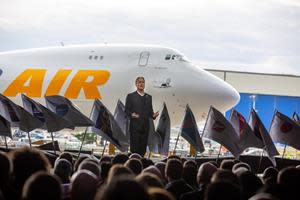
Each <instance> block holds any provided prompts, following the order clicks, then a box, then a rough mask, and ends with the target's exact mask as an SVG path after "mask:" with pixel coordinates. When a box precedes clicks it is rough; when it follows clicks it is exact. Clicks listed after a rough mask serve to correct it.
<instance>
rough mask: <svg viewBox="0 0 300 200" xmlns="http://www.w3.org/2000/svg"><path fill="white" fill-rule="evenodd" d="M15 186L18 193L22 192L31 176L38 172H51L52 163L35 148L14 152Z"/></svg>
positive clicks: (12, 156)
mask: <svg viewBox="0 0 300 200" xmlns="http://www.w3.org/2000/svg"><path fill="white" fill-rule="evenodd" d="M10 156H11V159H12V163H13V174H14V184H15V187H16V189H17V191H18V192H21V190H22V188H23V184H24V183H25V181H26V180H27V178H28V177H29V176H31V175H32V174H34V173H35V172H37V171H40V170H42V171H46V172H48V171H49V170H50V166H51V165H50V163H49V160H48V159H47V157H46V156H45V155H44V154H43V153H42V152H41V151H39V150H37V149H35V148H29V147H27V146H26V147H22V148H19V149H17V150H15V151H12V152H11V154H10Z"/></svg>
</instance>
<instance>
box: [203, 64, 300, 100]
mask: <svg viewBox="0 0 300 200" xmlns="http://www.w3.org/2000/svg"><path fill="white" fill-rule="evenodd" d="M207 71H209V72H211V73H212V74H214V75H216V76H218V77H219V78H221V79H223V80H225V81H226V82H228V83H229V84H231V85H232V86H233V87H234V88H236V89H237V91H238V92H240V93H254V94H269V95H282V96H300V76H292V75H277V74H258V73H257V74H256V73H246V72H245V73H244V72H232V71H220V70H207Z"/></svg>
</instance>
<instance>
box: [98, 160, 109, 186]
mask: <svg viewBox="0 0 300 200" xmlns="http://www.w3.org/2000/svg"><path fill="white" fill-rule="evenodd" d="M111 166H112V165H111V162H101V161H100V168H101V178H102V180H103V181H106V179H107V177H108V172H109V170H110V168H111Z"/></svg>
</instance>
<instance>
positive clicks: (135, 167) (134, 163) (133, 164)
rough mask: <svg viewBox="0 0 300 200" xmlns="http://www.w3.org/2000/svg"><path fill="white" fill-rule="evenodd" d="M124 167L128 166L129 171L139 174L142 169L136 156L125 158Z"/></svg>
mask: <svg viewBox="0 0 300 200" xmlns="http://www.w3.org/2000/svg"><path fill="white" fill-rule="evenodd" d="M125 167H128V168H129V169H131V171H132V172H133V173H134V174H135V175H139V174H140V173H141V172H142V170H143V165H142V162H141V161H140V160H139V159H136V158H130V159H129V160H127V161H126V163H125Z"/></svg>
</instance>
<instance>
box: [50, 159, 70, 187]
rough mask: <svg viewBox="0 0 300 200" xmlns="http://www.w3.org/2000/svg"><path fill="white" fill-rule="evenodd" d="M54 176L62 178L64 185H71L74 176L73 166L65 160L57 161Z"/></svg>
mask: <svg viewBox="0 0 300 200" xmlns="http://www.w3.org/2000/svg"><path fill="white" fill-rule="evenodd" d="M54 174H55V175H57V176H58V177H59V178H60V180H61V181H62V183H69V182H70V177H71V175H72V164H71V163H70V162H69V161H68V160H66V159H64V158H62V159H59V160H56V162H55V165H54Z"/></svg>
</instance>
